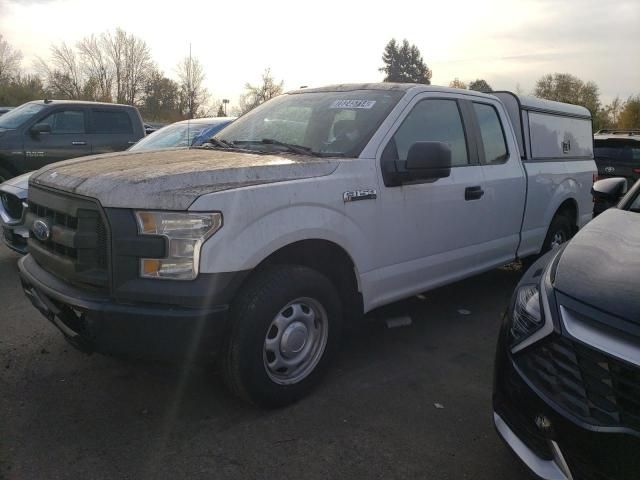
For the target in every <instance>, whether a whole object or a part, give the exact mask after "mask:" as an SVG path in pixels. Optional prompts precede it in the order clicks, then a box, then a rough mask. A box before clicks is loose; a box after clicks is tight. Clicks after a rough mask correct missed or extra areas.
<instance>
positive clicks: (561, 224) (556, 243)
mask: <svg viewBox="0 0 640 480" xmlns="http://www.w3.org/2000/svg"><path fill="white" fill-rule="evenodd" d="M572 236H573V226H572V224H571V219H570V218H569V217H568V216H566V215H565V214H563V213H557V214H556V216H555V217H553V220H552V221H551V225H550V226H549V231H548V232H547V237H546V238H545V240H544V246H543V247H542V253H546V252H548V251H550V250H553V249H555V248H558V247H560V245H562V244H563V243H565V242H567V241H568V240H569V239H570V238H571V237H572Z"/></svg>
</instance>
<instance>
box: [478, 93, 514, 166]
mask: <svg viewBox="0 0 640 480" xmlns="http://www.w3.org/2000/svg"><path fill="white" fill-rule="evenodd" d="M473 109H474V111H475V114H476V120H477V122H478V128H479V130H480V137H481V140H482V147H483V150H484V163H485V164H488V165H492V164H500V163H504V162H506V161H507V159H508V158H509V152H508V150H507V140H506V138H505V134H504V128H503V126H502V122H501V121H500V117H499V116H498V111H497V110H496V108H495V107H494V106H493V105H489V104H486V103H477V102H473Z"/></svg>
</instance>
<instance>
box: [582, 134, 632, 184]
mask: <svg viewBox="0 0 640 480" xmlns="http://www.w3.org/2000/svg"><path fill="white" fill-rule="evenodd" d="M593 157H594V159H595V161H596V165H597V166H598V178H610V177H624V178H626V179H627V181H628V184H629V186H631V185H633V184H634V183H635V182H636V180H638V179H640V130H599V131H598V132H597V133H596V134H595V135H594V136H593Z"/></svg>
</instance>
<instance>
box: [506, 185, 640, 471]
mask: <svg viewBox="0 0 640 480" xmlns="http://www.w3.org/2000/svg"><path fill="white" fill-rule="evenodd" d="M621 181H623V182H624V180H621ZM609 188H613V189H614V190H615V191H618V190H616V189H617V187H616V186H615V185H613V184H612V183H611V182H609V184H608V185H607V184H598V182H596V184H595V185H594V190H596V191H599V193H600V194H602V195H605V194H606V190H608V189H609ZM493 408H494V422H495V426H496V428H497V430H498V433H499V434H500V435H501V436H502V438H503V439H504V441H505V442H506V443H507V444H508V445H509V447H511V449H512V450H513V451H514V452H515V454H516V455H517V456H518V457H519V458H520V459H521V460H522V461H523V462H524V463H525V464H526V465H527V466H528V467H529V469H530V470H531V471H532V472H533V473H534V474H535V475H536V476H538V477H540V478H544V479H552V478H553V479H587V480H589V479H594V480H595V479H622V480H631V479H634V480H635V479H638V478H640V455H639V453H640V182H638V183H636V184H635V186H634V187H633V188H632V189H631V190H630V191H629V193H628V194H627V195H626V196H625V197H624V198H623V199H622V201H621V202H620V203H619V204H618V208H612V209H609V210H607V211H606V212H604V213H602V214H601V215H600V216H598V217H597V218H595V219H594V220H592V221H591V222H590V223H588V224H587V225H586V226H585V227H584V228H583V229H582V230H580V232H578V233H577V234H576V236H575V237H574V238H573V239H572V240H571V241H570V242H568V243H567V244H565V245H564V246H563V247H560V248H558V249H556V250H553V251H551V252H549V253H548V254H547V255H545V256H544V257H542V258H540V259H539V260H538V261H537V262H536V263H535V264H534V265H533V266H532V267H531V268H530V269H529V270H528V271H527V272H526V274H525V275H524V277H523V278H522V280H521V281H520V283H519V284H518V286H517V288H516V291H515V293H514V295H513V298H512V301H511V305H510V308H509V311H508V313H507V315H506V316H505V319H504V322H503V325H502V328H501V332H500V338H499V341H498V347H497V354H496V365H495V378H494V395H493Z"/></svg>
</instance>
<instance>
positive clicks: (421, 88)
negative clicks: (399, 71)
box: [287, 82, 492, 97]
mask: <svg viewBox="0 0 640 480" xmlns="http://www.w3.org/2000/svg"><path fill="white" fill-rule="evenodd" d="M356 90H385V91H401V92H408V91H409V90H415V91H416V92H443V93H461V94H464V95H473V96H478V97H492V95H489V94H486V93H482V92H477V91H475V90H462V89H459V88H449V87H440V86H437V85H424V84H421V83H392V82H380V83H340V84H336V85H327V86H326V87H317V88H299V89H297V90H291V91H289V92H287V93H288V94H296V93H317V92H353V91H356Z"/></svg>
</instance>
